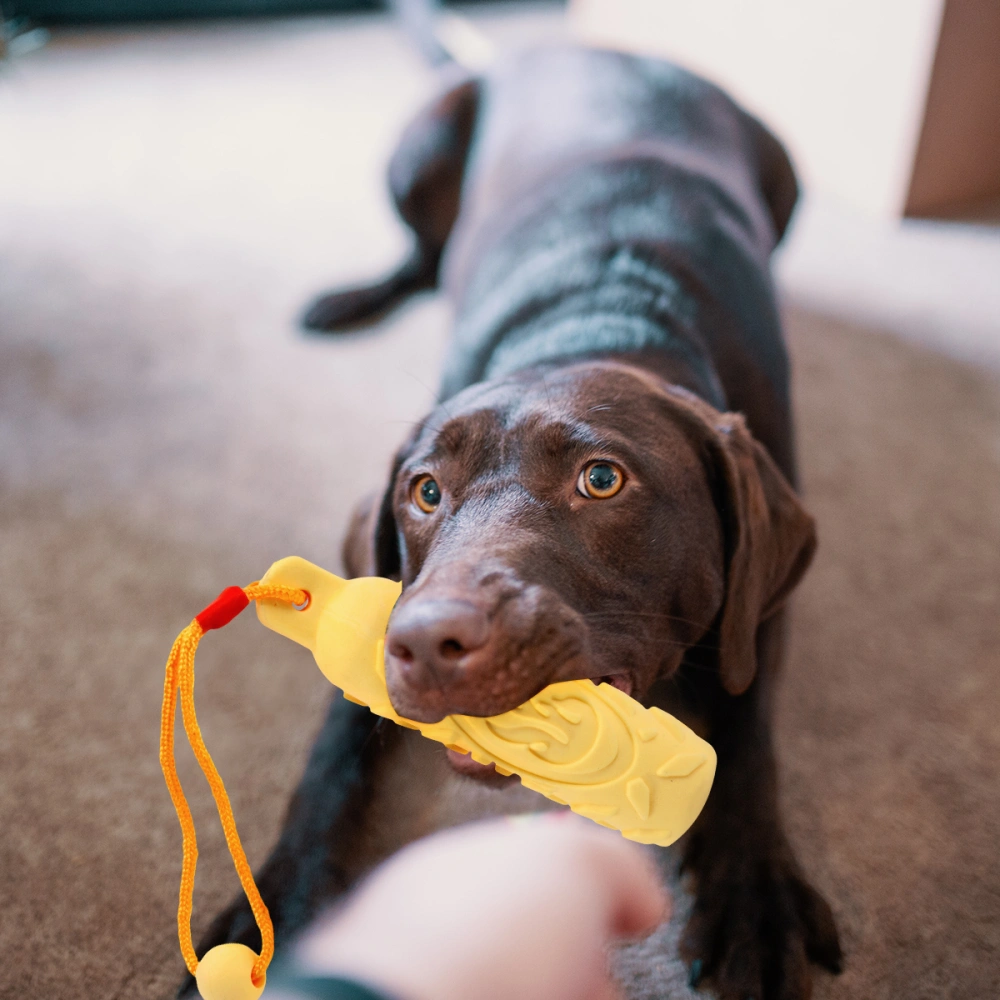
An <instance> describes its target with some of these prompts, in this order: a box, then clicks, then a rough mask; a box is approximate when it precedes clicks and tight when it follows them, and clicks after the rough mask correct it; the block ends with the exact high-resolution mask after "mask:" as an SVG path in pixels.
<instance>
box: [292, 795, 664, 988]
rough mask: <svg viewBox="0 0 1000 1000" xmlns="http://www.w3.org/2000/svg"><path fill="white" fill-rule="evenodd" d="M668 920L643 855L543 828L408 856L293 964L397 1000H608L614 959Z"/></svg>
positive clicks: (532, 825) (415, 848)
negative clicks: (611, 952) (622, 946)
mask: <svg viewBox="0 0 1000 1000" xmlns="http://www.w3.org/2000/svg"><path fill="white" fill-rule="evenodd" d="M668 914H669V907H668V901H667V897H666V895H665V893H664V891H663V889H662V888H661V886H660V879H659V876H658V873H657V871H656V869H655V867H654V866H653V863H652V860H651V859H650V857H649V855H648V854H647V852H645V851H643V850H642V848H640V847H637V846H636V845H635V844H631V843H629V842H628V841H626V840H623V839H622V838H621V837H620V836H619V835H618V834H615V833H610V832H609V831H606V830H603V829H601V828H600V827H597V826H595V825H593V824H591V823H587V822H585V821H583V820H578V819H576V818H575V817H573V816H571V815H569V814H561V813H560V814H548V815H547V816H546V817H545V818H538V819H531V820H525V821H513V822H512V821H510V820H499V821H491V822H486V823H477V824H473V825H471V826H466V827H462V828H459V829H456V830H450V831H448V832H445V833H440V834H437V835H436V836H433V837H429V838H427V839H426V840H422V841H419V842H417V843H415V844H413V845H411V846H409V847H407V848H405V849H404V850H403V851H401V852H400V853H399V854H397V855H395V856H394V857H393V858H391V859H390V860H389V861H388V862H386V863H385V864H384V865H383V866H381V867H380V868H379V869H377V870H376V871H375V873H374V874H373V875H372V876H371V877H370V878H369V879H368V880H367V881H366V882H365V883H363V884H362V885H361V887H360V888H359V889H358V890H357V891H356V893H355V894H354V896H353V897H352V898H351V899H350V900H349V901H348V902H347V904H346V905H345V906H344V907H343V908H342V909H340V910H338V911H336V912H335V913H334V914H332V915H330V916H328V917H326V918H324V919H322V920H320V921H319V923H318V924H317V925H316V926H315V927H314V928H312V929H311V930H310V931H309V932H308V933H307V934H306V935H305V937H304V938H303V939H302V940H301V941H300V943H299V945H298V946H297V948H296V949H295V957H296V959H297V960H298V962H299V964H300V968H301V970H302V971H303V972H305V973H307V974H326V975H336V976H343V977H348V978H352V979H355V980H358V981H361V982H364V983H367V984H369V985H371V986H373V987H375V988H378V989H380V990H383V991H385V992H386V993H387V994H390V995H392V996H394V997H398V998H400V1000H611V998H613V997H616V996H617V991H616V989H615V987H614V985H613V983H612V981H611V979H610V976H609V971H608V954H607V948H608V945H609V944H611V943H612V942H613V941H615V940H619V939H623V938H632V937H637V936H642V935H643V934H645V933H648V932H649V931H651V930H652V929H653V928H654V927H656V926H657V925H658V924H659V923H660V922H661V921H663V920H664V919H666V917H667V916H668Z"/></svg>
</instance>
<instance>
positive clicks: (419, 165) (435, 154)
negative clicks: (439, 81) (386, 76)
mask: <svg viewBox="0 0 1000 1000" xmlns="http://www.w3.org/2000/svg"><path fill="white" fill-rule="evenodd" d="M478 104H479V81H478V80H475V79H469V80H465V81H464V82H463V83H460V84H458V85H457V86H455V87H453V88H451V89H450V90H448V91H446V92H445V93H444V94H443V95H441V96H440V97H439V98H437V100H435V101H434V102H432V103H431V104H430V105H429V106H428V107H427V108H425V109H424V110H423V111H422V112H420V114H419V115H417V117H416V118H415V119H414V120H413V121H412V122H411V123H410V124H409V126H408V127H407V128H406V130H405V131H404V132H403V136H402V138H401V140H400V143H399V146H398V147H397V148H396V152H395V153H394V154H393V157H392V160H391V161H390V163H389V190H390V193H391V195H392V198H393V201H394V202H395V204H396V209H397V211H398V212H399V214H400V216H401V217H402V219H403V221H404V222H405V223H406V224H407V225H408V226H409V227H410V229H412V230H413V234H414V237H415V239H414V244H413V249H412V251H411V252H410V255H409V256H408V257H407V258H406V259H405V260H404V261H403V263H402V264H400V266H399V267H398V268H397V269H396V270H395V271H393V272H392V273H391V274H390V275H388V277H386V278H383V279H382V280H381V281H377V282H374V283H373V284H370V285H361V286H357V287H353V288H344V289H339V290H337V291H333V292H329V293H328V294H326V295H322V296H320V298H318V299H317V300H316V301H315V302H313V303H312V305H311V306H309V308H308V309H307V310H306V312H305V314H304V315H303V317H302V324H303V326H305V327H307V328H308V329H310V330H324V331H333V330H342V329H346V328H349V327H352V326H357V325H359V324H361V323H365V322H368V321H371V320H372V319H375V318H377V317H378V316H380V315H381V314H382V313H384V312H386V311H387V310H389V309H392V308H393V307H395V306H397V305H399V303H400V302H402V301H403V299H405V298H407V297H408V296H410V295H413V294H414V293H416V292H419V291H423V290H424V289H427V288H434V287H436V285H437V281H438V264H439V263H440V260H441V253H442V251H443V250H444V245H445V243H446V242H447V240H448V236H449V234H450V233H451V228H452V226H453V225H454V223H455V219H456V217H457V216H458V207H459V200H460V197H461V188H462V175H463V174H464V172H465V161H466V158H467V156H468V152H469V146H470V144H471V141H472V132H473V128H474V126H475V120H476V110H477V107H478Z"/></svg>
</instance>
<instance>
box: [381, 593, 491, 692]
mask: <svg viewBox="0 0 1000 1000" xmlns="http://www.w3.org/2000/svg"><path fill="white" fill-rule="evenodd" d="M489 632H490V622H489V618H488V617H487V615H486V612H485V611H483V610H482V609H481V608H478V607H476V605H474V604H471V603H470V602H468V601H456V600H443V599H442V600H416V601H411V602H409V603H408V604H405V605H404V606H402V607H401V608H399V610H398V611H397V613H396V614H395V615H393V617H392V620H391V622H390V623H389V630H388V632H387V633H386V650H387V651H388V653H389V656H390V657H391V658H392V659H393V660H394V661H395V664H394V665H395V666H396V667H397V669H398V670H399V672H400V674H401V675H402V677H403V679H404V680H405V681H406V683H407V684H408V685H409V686H411V687H412V688H414V689H415V690H417V691H426V690H433V689H438V690H440V689H442V688H443V687H445V686H446V685H447V684H448V683H449V682H450V681H451V680H453V679H454V678H455V677H456V675H457V674H458V673H459V672H460V671H461V669H462V666H463V661H464V660H465V659H466V657H467V656H468V655H469V654H470V653H473V652H475V651H476V650H478V649H481V648H482V647H483V646H484V645H485V644H486V640H487V639H488V637H489Z"/></svg>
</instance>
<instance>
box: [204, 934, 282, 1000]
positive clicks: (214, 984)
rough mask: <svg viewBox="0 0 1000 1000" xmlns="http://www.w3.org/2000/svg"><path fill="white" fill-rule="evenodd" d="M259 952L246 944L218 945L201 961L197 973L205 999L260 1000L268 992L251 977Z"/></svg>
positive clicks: (262, 984)
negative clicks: (262, 994) (254, 982)
mask: <svg viewBox="0 0 1000 1000" xmlns="http://www.w3.org/2000/svg"><path fill="white" fill-rule="evenodd" d="M256 961H257V953H256V952H255V951H251V950H250V949H249V948H248V947H247V946H246V945H245V944H217V945H216V946H215V947H214V948H212V949H211V950H210V951H207V952H206V953H205V957H204V958H202V960H201V961H200V962H199V963H198V970H197V972H195V974H194V978H195V982H197V984H198V992H199V993H200V994H201V996H202V1000H257V998H258V997H259V996H260V995H261V993H263V992H264V984H265V982H266V980H267V977H266V975H265V977H264V978H263V979H262V980H261V984H260V986H254V984H253V980H252V979H251V978H250V976H251V970H252V969H253V965H254V962H256Z"/></svg>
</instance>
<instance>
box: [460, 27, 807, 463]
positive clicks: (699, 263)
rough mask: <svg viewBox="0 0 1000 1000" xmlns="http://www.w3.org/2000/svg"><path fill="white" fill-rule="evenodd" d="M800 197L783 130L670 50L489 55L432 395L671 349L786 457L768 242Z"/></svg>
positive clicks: (783, 377)
mask: <svg viewBox="0 0 1000 1000" xmlns="http://www.w3.org/2000/svg"><path fill="white" fill-rule="evenodd" d="M795 197H796V185H795V178H794V174H793V172H792V169H791V166H790V164H789V162H788V159H787V157H786V156H785V154H784V151H783V150H782V148H781V146H780V144H778V143H777V141H776V140H774V139H773V137H771V135H770V134H769V133H768V132H767V131H766V130H765V129H764V128H763V126H761V125H760V124H759V123H758V122H757V121H756V120H755V119H753V118H751V117H750V116H749V115H747V114H746V113H745V112H743V111H742V110H741V109H740V108H739V107H738V106H737V105H736V104H734V103H733V101H732V100H730V99H729V98H728V97H727V96H726V95H725V94H724V93H723V92H722V91H721V90H719V89H718V88H716V87H714V86H713V85H711V84H710V83H708V82H706V81H704V80H702V79H700V78H699V77H696V76H694V75H693V74H691V73H688V72H686V71H685V70H683V69H681V68H679V67H677V66H674V65H672V64H670V63H667V62H663V61H660V60H655V59H646V58H640V57H636V56H631V55H626V54H623V53H617V52H609V51H599V50H593V49H586V48H578V47H569V46H566V47H559V48H552V47H546V48H539V49H533V50H529V51H527V52H523V53H520V54H519V55H517V56H516V57H514V58H512V59H510V60H509V61H507V62H504V63H501V64H499V65H498V66H497V67H496V68H495V69H494V70H493V71H492V72H491V73H490V74H489V75H488V76H487V77H485V78H484V80H483V82H482V83H481V84H480V92H479V106H478V114H477V117H476V126H475V131H474V133H473V138H472V142H471V152H470V156H469V159H468V162H467V163H466V167H465V176H464V182H463V186H462V199H461V210H460V212H459V215H458V219H457V222H456V225H455V228H454V230H453V232H452V236H451V240H450V241H449V243H448V246H447V251H446V255H445V259H444V264H443V271H442V278H443V284H444V285H445V287H446V288H447V290H448V291H449V293H450V295H451V297H452V300H453V301H454V303H455V306H456V310H457V321H456V326H455V332H454V335H453V339H452V343H451V349H450V350H449V353H448V356H447V359H446V363H445V371H444V376H443V381H442V393H441V394H442V396H443V397H444V398H447V397H449V396H451V395H453V394H454V393H456V392H458V391H460V390H461V389H462V388H464V387H465V386H466V385H469V384H471V383H474V382H478V381H481V380H483V379H489V378H493V377H497V376H502V375H505V374H507V373H509V372H511V371H515V370H517V369H520V368H524V367H526V366H528V365H532V364H537V363H539V362H542V361H558V360H565V359H566V358H568V357H576V356H597V355H605V354H632V355H641V356H642V357H643V358H644V360H645V362H646V363H649V364H652V365H653V366H654V367H656V365H657V361H658V360H660V359H669V358H675V359H677V358H679V359H683V361H684V362H685V363H686V365H687V367H688V368H689V369H691V370H693V371H694V372H695V373H696V374H695V377H696V379H697V381H698V384H696V385H693V386H692V388H694V389H695V391H697V392H698V393H699V394H700V395H702V396H703V397H704V398H706V399H707V400H708V401H709V402H711V403H712V404H713V405H715V406H717V407H719V408H726V407H729V408H733V409H739V410H742V411H744V412H746V413H747V416H748V419H749V420H750V423H751V426H754V425H755V424H756V425H759V426H758V429H757V432H758V435H759V436H760V437H761V438H762V440H764V441H765V443H766V444H768V446H769V447H770V448H772V450H773V454H774V455H775V457H776V459H777V460H778V461H779V463H780V464H781V465H782V466H783V467H784V468H785V470H786V472H788V473H791V471H792V470H791V467H790V465H791V463H790V449H789V447H788V446H787V444H786V443H785V442H784V441H783V438H784V437H785V434H784V429H783V428H781V427H778V426H774V425H775V420H774V413H775V409H777V410H778V411H779V412H787V400H788V371H787V361H786V357H785V352H784V347H783V342H782V337H781V330H780V323H779V319H778V314H777V308H776V305H775V297H774V292H773V288H772V285H771V280H770V274H769V269H768V258H769V256H770V253H771V251H772V250H773V248H774V246H775V244H776V243H777V241H778V240H779V239H780V238H781V235H782V233H783V232H784V228H785V225H786V224H787V221H788V217H789V215H790V213H791V209H792V206H793V204H794V201H795ZM658 356H659V357H658ZM748 370H749V371H750V372H751V373H752V374H750V375H749V376H748ZM748 382H753V383H754V385H753V390H752V391H750V392H748V391H746V390H747V386H748ZM762 385H763V386H765V387H766V389H767V393H766V394H767V396H769V397H770V398H769V400H768V401H767V403H766V406H761V399H760V389H761V386H762ZM758 409H759V410H760V411H761V415H760V417H757V415H756V413H755V411H757V410H758ZM765 409H766V411H767V416H765V413H764V411H765Z"/></svg>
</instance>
